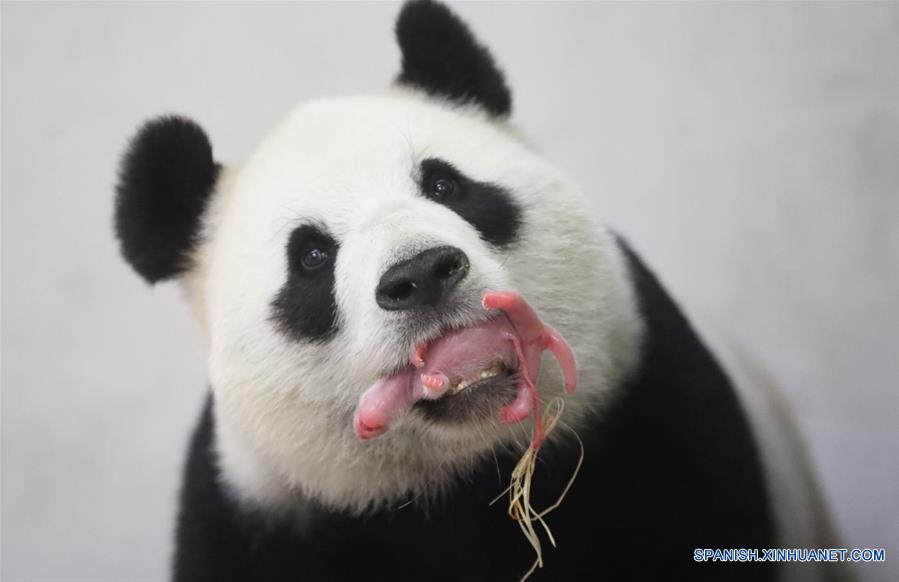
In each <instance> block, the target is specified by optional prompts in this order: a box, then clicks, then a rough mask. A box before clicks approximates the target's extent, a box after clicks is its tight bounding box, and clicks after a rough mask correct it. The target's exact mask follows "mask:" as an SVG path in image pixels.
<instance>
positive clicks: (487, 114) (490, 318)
mask: <svg viewBox="0 0 899 582" xmlns="http://www.w3.org/2000/svg"><path fill="white" fill-rule="evenodd" d="M396 33H397V38H398V41H399V44H400V47H401V49H402V69H401V72H400V74H399V75H398V77H397V79H396V82H395V83H394V85H393V86H392V87H391V88H390V89H389V90H388V91H387V92H385V93H382V94H377V95H369V96H356V97H341V98H329V99H322V100H318V101H312V102H308V103H303V104H300V105H299V106H298V107H297V108H296V109H294V110H293V111H292V112H291V113H289V114H288V116H287V117H286V119H284V121H283V122H282V123H281V124H280V125H279V126H278V127H277V128H275V130H274V131H273V132H272V133H271V134H270V135H269V136H268V137H267V138H266V139H265V140H264V141H263V142H262V143H261V144H260V145H259V146H258V148H257V149H256V150H255V152H254V153H253V155H252V156H251V157H250V158H249V159H248V160H247V161H245V162H244V163H241V164H233V165H224V164H221V163H219V162H217V161H216V160H215V158H214V156H213V151H212V147H211V146H210V143H209V140H208V139H207V137H206V135H205V133H204V132H203V130H202V129H200V128H199V127H198V126H197V125H196V124H194V123H193V122H191V121H189V120H187V119H183V118H180V117H161V118H159V119H156V120H153V121H150V122H149V123H147V124H146V125H145V126H144V127H143V128H142V129H141V130H140V131H139V132H138V133H137V135H136V137H135V138H134V139H133V141H132V143H131V146H130V148H129V150H128V152H127V153H126V155H125V157H124V159H123V163H122V167H121V173H120V182H119V185H118V197H117V208H116V227H117V233H118V237H119V239H120V242H121V246H122V251H123V254H124V256H125V258H126V259H127V260H128V261H129V262H130V264H131V265H132V266H133V267H134V269H135V270H136V271H137V272H138V273H139V274H140V275H141V276H143V277H144V278H145V279H146V280H147V281H149V282H151V283H155V282H157V281H161V280H165V279H179V280H180V281H182V283H183V284H184V285H185V287H186V289H187V290H188V294H189V297H190V299H191V302H192V304H193V306H194V308H195V311H196V315H197V318H198V320H199V321H200V323H201V326H202V328H203V331H204V334H205V337H206V338H207V343H208V350H209V374H210V381H211V385H212V389H213V395H214V403H215V408H214V410H215V424H216V448H217V451H218V454H219V466H220V469H221V471H222V477H223V479H224V481H225V482H226V483H227V484H228V485H229V486H230V487H231V489H232V491H233V492H234V493H235V494H236V495H238V496H239V497H241V498H242V499H244V500H245V501H248V502H252V503H255V504H257V505H262V506H280V505H283V504H285V503H290V502H292V501H294V500H297V499H314V500H316V501H319V502H324V503H327V504H331V505H334V506H338V507H342V508H346V509H350V510H355V511H363V510H365V509H366V508H372V507H378V506H381V505H383V504H386V503H393V502H396V501H398V500H401V499H404V498H406V497H408V496H412V495H415V496H420V495H421V494H422V493H439V492H440V491H442V490H444V489H445V488H446V487H450V486H452V484H453V483H454V482H455V481H456V480H457V477H459V476H462V475H464V472H465V470H466V468H467V467H468V466H470V463H472V462H473V461H476V460H478V459H481V458H483V457H484V456H487V455H490V453H491V450H492V449H493V448H494V447H497V446H513V447H514V446H517V445H516V443H524V442H525V441H526V438H525V435H526V422H527V421H526V422H525V427H524V428H523V426H522V425H521V424H517V423H511V424H507V423H503V422H501V421H500V420H499V413H500V411H501V410H502V409H503V408H504V407H506V406H508V405H509V403H510V402H511V401H513V400H514V399H515V397H516V391H515V385H516V379H517V378H518V377H519V376H520V373H521V370H519V369H517V367H518V364H519V363H520V362H517V360H516V358H515V357H514V354H511V355H510V353H509V350H508V349H506V348H497V347H496V346H497V345H498V344H500V343H501V341H500V340H501V339H502V337H503V335H502V334H503V333H504V331H503V330H502V329H498V328H497V325H496V324H495V322H496V321H497V318H496V314H495V313H494V312H491V311H488V310H486V309H485V308H484V306H483V305H482V298H483V296H484V294H485V293H486V292H489V291H497V290H511V291H514V292H516V293H517V294H520V295H521V296H522V297H523V298H524V299H525V300H526V301H527V303H528V304H529V305H530V306H531V307H533V309H534V310H535V311H536V312H537V313H538V314H539V316H540V318H541V319H542V320H543V321H545V322H547V323H549V324H550V325H552V326H553V327H554V328H555V329H557V330H558V331H559V332H560V333H561V335H563V336H564V337H565V338H567V340H568V343H569V344H570V345H571V347H572V349H573V352H574V355H575V359H576V361H577V364H578V370H579V385H580V388H579V390H578V391H577V393H576V394H575V395H573V396H572V397H571V398H570V399H569V403H568V406H567V408H566V412H565V414H566V420H567V421H568V422H569V423H571V424H576V423H578V422H581V421H583V420H584V419H586V418H588V416H589V413H590V411H591V407H592V406H593V405H594V404H595V403H596V402H597V401H599V400H600V399H601V398H602V396H603V395H604V394H605V393H606V392H607V391H608V390H609V389H610V388H611V387H613V386H614V385H615V384H616V383H617V382H618V381H619V379H620V378H621V377H622V375H623V374H624V373H625V372H626V370H627V367H628V366H629V364H630V362H631V361H632V360H633V358H634V354H635V351H636V347H635V344H636V341H637V340H636V336H637V323H636V317H635V314H634V309H633V305H632V298H631V292H630V287H629V285H628V283H627V280H626V276H625V274H624V272H623V268H622V263H621V260H620V258H619V255H618V251H617V248H616V246H615V244H614V241H613V239H612V237H611V236H610V235H609V234H608V233H606V232H605V231H603V230H601V229H598V228H597V227H596V226H595V225H594V224H593V223H592V222H591V220H590V219H589V217H588V213H587V210H586V207H585V205H584V203H583V199H582V195H581V193H580V192H579V191H578V190H577V189H576V188H575V187H574V186H573V185H572V184H571V182H569V181H568V179H566V177H565V176H563V175H562V173H561V172H559V171H558V170H557V169H556V168H554V167H553V166H552V165H550V164H549V163H548V162H547V161H545V160H544V159H542V158H541V157H540V155H539V154H538V153H537V152H536V151H535V150H534V149H533V148H532V147H531V146H530V145H529V144H528V143H527V141H526V140H524V139H523V138H522V136H521V135H520V134H519V133H518V132H517V131H516V130H515V128H514V127H513V126H512V125H510V123H509V115H510V112H511V103H512V99H511V96H510V93H509V89H508V87H507V85H506V82H505V80H504V77H503V74H502V72H501V71H500V70H499V69H498V68H497V66H496V65H495V63H494V61H493V59H492V58H491V56H490V54H489V53H488V52H487V50H486V49H485V48H484V47H483V46H481V45H480V44H479V43H478V42H477V41H476V40H475V39H474V37H473V36H472V35H471V33H470V32H469V30H468V28H467V27H466V26H465V25H464V24H463V23H462V22H460V21H459V20H458V19H457V18H456V17H455V16H454V15H453V14H452V13H451V12H450V11H449V10H448V9H447V8H445V7H444V6H442V5H440V4H436V3H434V2H430V1H419V2H411V3H408V4H406V5H405V7H404V8H403V9H402V12H401V13H400V15H399V18H398V21H397V26H396ZM494 328H497V329H494ZM422 346H437V347H433V348H432V350H433V351H435V352H439V353H438V354H437V356H435V357H440V358H443V366H444V368H443V370H444V371H446V373H447V385H446V386H444V392H441V394H442V396H441V397H439V398H408V399H407V400H408V401H407V402H405V403H400V404H397V403H393V404H390V403H388V404H387V405H385V404H384V403H383V402H382V401H381V400H384V399H388V400H389V399H390V398H395V397H397V394H398V393H397V392H395V391H394V393H389V391H388V392H385V394H384V395H383V396H384V398H382V399H381V400H379V401H378V402H376V403H375V404H374V405H372V406H374V407H375V408H377V406H382V408H383V406H387V409H386V410H388V411H389V412H390V413H391V414H389V415H388V416H389V418H386V419H385V422H387V421H389V430H386V432H383V434H380V433H378V434H377V435H375V434H366V433H365V430H364V429H365V425H364V423H363V424H362V425H360V422H359V418H358V415H359V409H360V399H361V398H362V397H363V394H365V393H366V392H367V391H369V390H370V389H371V388H372V387H373V386H383V385H384V384H385V383H390V382H394V383H396V382H400V383H402V382H405V383H406V384H404V386H406V385H408V386H409V390H416V389H420V388H421V387H420V385H419V384H418V380H417V379H416V378H417V376H416V374H415V373H414V370H415V366H414V363H413V360H414V358H413V355H414V354H415V353H416V350H417V349H420V348H421V347H422ZM545 364H546V365H544V366H543V367H542V374H541V375H540V378H539V381H538V382H537V386H538V391H539V393H540V395H541V397H551V396H553V395H555V394H557V393H559V391H560V390H561V387H562V379H561V377H560V373H559V372H558V370H557V368H556V366H555V365H554V364H552V363H550V362H546V363H545ZM409 378H412V380H409ZM410 382H411V383H410ZM413 385H414V386H413ZM404 394H405V393H404ZM378 410H382V409H378ZM354 414H355V415H356V419H355V421H356V422H355V423H354ZM360 426H361V427H362V428H360ZM382 428H384V429H386V428H388V427H387V426H386V425H385V426H384V427H382ZM375 436H376V438H370V437H375ZM425 497H427V495H425Z"/></svg>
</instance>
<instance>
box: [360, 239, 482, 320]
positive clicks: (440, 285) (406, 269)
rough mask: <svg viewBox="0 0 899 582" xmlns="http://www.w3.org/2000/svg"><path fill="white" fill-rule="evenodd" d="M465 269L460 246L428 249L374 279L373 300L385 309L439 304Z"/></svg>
mask: <svg viewBox="0 0 899 582" xmlns="http://www.w3.org/2000/svg"><path fill="white" fill-rule="evenodd" d="M468 270H469V262H468V257H467V256H466V255H465V253H463V252H462V251H461V250H460V249H458V248H456V247H451V246H441V247H435V248H432V249H428V250H426V251H423V252H420V253H418V254H417V255H415V256H414V257H412V258H411V259H407V260H405V261H402V262H400V263H397V264H395V265H393V266H392V267H390V268H389V269H387V271H386V272H385V273H384V275H383V276H381V280H380V281H379V282H378V288H377V290H376V291H375V299H376V301H377V302H378V305H380V306H381V308H382V309H386V310H387V311H404V310H410V309H417V308H423V307H439V306H440V305H441V304H443V303H444V302H445V301H446V298H447V297H448V296H449V295H450V293H451V292H452V291H453V289H455V288H456V287H457V286H458V285H459V283H460V282H461V281H462V280H463V279H465V277H466V276H467V275H468Z"/></svg>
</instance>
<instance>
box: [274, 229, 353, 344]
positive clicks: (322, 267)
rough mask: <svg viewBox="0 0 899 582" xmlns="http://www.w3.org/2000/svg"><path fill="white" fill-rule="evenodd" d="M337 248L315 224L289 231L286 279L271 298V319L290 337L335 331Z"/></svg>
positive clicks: (318, 337) (318, 335)
mask: <svg viewBox="0 0 899 582" xmlns="http://www.w3.org/2000/svg"><path fill="white" fill-rule="evenodd" d="M337 249H338V245H337V241H335V240H334V238H333V237H332V236H331V235H330V234H328V232H327V231H326V230H325V229H324V227H322V226H319V225H317V224H303V225H301V226H298V227H297V228H295V229H294V230H293V232H292V233H290V239H289V240H288V242H287V250H286V263H287V281H286V282H285V283H284V285H283V286H282V287H281V290H280V291H279V292H278V295H277V296H276V297H275V299H274V300H273V301H272V319H273V320H274V321H275V322H276V323H277V325H278V327H279V328H280V329H281V330H282V331H283V332H284V333H286V334H287V335H289V336H290V337H292V338H294V339H297V340H312V341H324V340H326V339H328V338H329V337H330V336H331V335H333V334H334V332H335V331H337V328H336V325H337V302H336V300H335V298H334V261H335V260H336V258H337Z"/></svg>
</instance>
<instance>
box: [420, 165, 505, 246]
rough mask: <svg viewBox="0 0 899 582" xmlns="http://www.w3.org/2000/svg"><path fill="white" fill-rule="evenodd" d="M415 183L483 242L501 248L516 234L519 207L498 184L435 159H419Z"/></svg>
mask: <svg viewBox="0 0 899 582" xmlns="http://www.w3.org/2000/svg"><path fill="white" fill-rule="evenodd" d="M419 186H420V188H421V192H422V194H423V195H424V196H425V197H426V198H428V199H430V200H433V201H434V202H437V203H438V204H442V205H443V206H446V207H447V208H449V209H450V210H452V211H453V212H455V213H456V214H458V215H459V216H461V217H462V218H463V219H465V220H466V221H468V223H469V224H471V225H472V226H474V227H475V228H476V229H477V231H478V233H480V235H481V238H483V239H484V240H485V241H487V242H489V243H491V244H493V245H496V246H498V247H504V246H507V245H509V244H511V243H513V242H514V241H515V239H516V237H517V236H518V231H519V228H520V227H521V209H520V208H519V207H518V206H517V205H516V204H515V203H514V202H513V201H512V197H511V196H510V195H509V193H508V192H507V191H506V190H505V189H503V188H502V187H501V186H498V185H496V184H492V183H490V182H478V181H476V180H473V179H471V178H469V177H468V176H466V175H465V174H463V173H462V172H460V171H459V170H458V169H457V168H456V167H455V166H453V165H452V164H450V163H449V162H446V161H444V160H441V159H438V158H428V159H426V160H424V161H422V162H421V166H420V167H419Z"/></svg>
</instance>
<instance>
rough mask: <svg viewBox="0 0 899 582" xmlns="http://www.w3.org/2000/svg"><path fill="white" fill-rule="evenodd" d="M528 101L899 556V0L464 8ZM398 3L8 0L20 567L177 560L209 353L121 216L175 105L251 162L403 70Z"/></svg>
mask: <svg viewBox="0 0 899 582" xmlns="http://www.w3.org/2000/svg"><path fill="white" fill-rule="evenodd" d="M457 8H458V11H459V12H460V13H461V14H462V15H463V16H465V17H466V18H468V19H469V20H470V21H471V22H472V23H473V25H474V27H475V29H476V30H477V31H478V32H479V33H480V34H481V36H482V38H484V39H486V40H487V41H488V44H490V45H491V47H492V48H493V50H494V52H495V54H496V56H497V57H498V59H499V61H500V62H501V63H502V65H503V66H504V68H505V69H506V71H507V74H508V76H509V79H510V82H511V85H512V86H513V88H514V89H515V100H516V104H515V115H514V119H515V121H516V123H518V124H519V125H520V126H522V127H523V128H524V129H525V130H526V131H527V132H528V133H529V134H530V135H531V136H532V137H533V138H534V141H535V143H537V144H538V145H539V147H540V148H541V149H542V150H543V151H544V152H545V153H546V155H547V156H548V157H549V158H550V159H552V160H554V161H555V162H556V163H558V164H559V165H560V166H562V167H563V168H565V169H566V170H567V171H568V172H569V173H570V174H571V175H572V176H573V177H574V178H575V179H576V181H577V182H579V183H580V184H581V185H582V186H583V188H584V189H585V191H586V192H587V193H588V194H589V195H590V197H591V200H592V201H593V203H594V209H595V212H596V214H597V216H598V217H600V218H601V220H603V221H605V222H607V223H609V224H611V225H613V226H614V227H616V228H617V229H618V230H619V231H621V232H623V233H624V234H626V235H627V236H628V237H629V238H630V239H631V241H632V243H633V244H634V245H635V246H636V248H637V249H638V250H639V251H641V252H642V254H643V255H644V256H645V258H646V259H647V260H648V261H649V263H650V264H651V265H653V266H654V268H655V269H656V270H657V271H658V272H659V274H660V275H661V277H662V279H663V280H664V281H665V282H666V283H667V285H668V286H669V288H670V290H671V291H672V292H673V293H674V294H675V295H676V296H678V297H680V298H682V299H684V300H686V301H687V302H688V303H689V304H691V305H695V306H699V307H700V308H701V309H702V310H703V311H704V312H706V313H707V314H710V315H711V316H713V317H714V318H715V319H717V320H718V321H719V322H722V323H724V324H725V326H726V327H727V328H728V329H729V330H730V332H731V333H732V334H733V335H734V336H736V337H737V338H738V339H739V340H740V341H742V342H743V343H744V344H745V345H746V346H747V347H748V348H749V349H750V351H751V352H753V353H754V354H755V355H756V356H758V357H759V358H760V359H761V361H762V362H764V363H765V365H766V366H767V367H768V368H769V369H770V371H771V372H772V373H773V375H774V377H775V378H776V379H777V380H778V381H779V382H780V383H781V384H782V385H783V387H784V390H785V392H786V394H787V395H788V398H789V400H790V402H791V403H792V404H793V406H794V407H795V410H796V413H797V415H798V417H799V421H800V427H801V429H802V432H803V434H804V436H805V438H806V439H807V441H808V442H809V444H810V446H811V452H812V457H813V461H814V465H815V468H816V471H817V472H818V474H819V475H820V476H821V478H822V480H823V484H824V491H825V494H826V496H827V499H828V500H829V501H830V502H831V503H832V505H833V508H834V513H835V516H836V520H837V523H838V526H839V529H840V532H841V533H842V534H843V535H844V536H845V539H846V540H847V545H848V546H849V547H852V546H859V547H885V548H887V556H888V563H887V564H881V565H870V566H868V567H866V568H863V571H864V573H865V575H866V579H867V580H871V581H874V580H883V581H886V580H895V579H897V577H899V529H897V528H899V493H897V492H899V429H897V416H899V396H897V387H899V369H897V366H899V364H897V361H899V308H897V306H896V301H897V298H899V272H897V265H899V229H897V225H899V221H897V218H899V170H897V167H899V164H897V161H899V4H895V3H894V4H880V5H878V4H804V3H803V4H799V3H796V4H702V5H698V4H689V5H687V4H665V5H643V4H641V5H633V4H632V5H621V4H548V3H546V4H539V3H531V4H464V5H460V6H458V7H457ZM396 9H397V6H396V5H395V4H366V5H349V4H341V5H333V4H303V5H298V4H277V5H273V4H267V5H261V4H228V5H222V4H190V5H183V4H164V5H163V4H124V3H123V4H116V5H113V4H66V5H62V4H9V3H4V4H3V7H2V269H3V270H2V318H3V320H2V348H3V351H2V364H3V366H2V389H3V392H2V462H3V464H2V511H3V514H2V517H3V522H2V525H3V530H2V568H3V569H2V576H3V579H4V580H92V581H99V580H110V581H112V580H116V581H121V580H162V579H164V578H165V575H166V570H167V559H168V556H169V553H170V551H171V548H170V533H171V527H172V520H173V511H174V505H173V504H174V499H175V495H176V488H177V483H178V471H179V465H180V463H181V459H182V453H183V449H184V447H185V442H186V438H187V434H188V430H189V428H190V426H191V424H192V422H193V421H194V418H195V416H196V414H197V412H198V410H199V407H200V403H201V400H202V397H203V393H204V381H205V380H204V377H205V374H204V361H203V360H204V356H203V354H202V351H201V349H200V341H199V337H198V334H197V331H196V329H195V328H194V325H193V323H192V321H191V319H190V315H189V312H188V310H187V309H186V307H185V305H184V303H183V301H182V299H181V297H180V293H179V291H178V289H177V288H176V287H175V286H173V285H161V286H158V287H157V288H154V289H149V288H147V287H146V286H145V285H143V284H142V283H141V282H140V281H139V280H138V279H137V277H136V276H134V275H133V274H132V273H131V272H129V270H128V269H127V268H126V267H125V265H124V264H123V262H122V261H121V260H120V259H119V257H118V255H117V250H116V246H115V243H114V241H113V239H112V235H111V228H110V227H111V220H110V217H111V209H112V207H111V201H112V183H113V176H114V168H115V166H116V161H117V157H118V155H119V153H120V152H121V150H122V148H123V146H124V145H125V143H126V138H127V137H128V136H129V134H131V132H132V131H133V130H134V128H135V126H136V125H137V124H138V123H139V122H140V121H141V120H143V119H144V118H146V117H149V116H151V115H154V114H157V113H160V112H171V111H175V112H181V113H185V114H188V115H191V116H193V117H195V118H196V119H197V120H198V121H199V122H200V123H201V124H202V125H203V126H204V127H205V128H206V129H207V131H208V132H209V134H210V136H211V137H212V141H213V143H214V144H215V148H216V155H217V156H218V157H219V159H221V160H224V161H228V160H240V159H242V158H243V157H244V156H246V155H247V154H248V152H250V151H251V149H252V148H253V146H254V144H255V143H256V142H257V140H258V139H259V138H260V137H261V136H262V135H263V134H264V133H265V131H266V130H267V129H268V128H269V127H270V126H271V125H272V124H274V123H275V122H276V121H277V120H278V119H279V117H281V116H282V115H283V114H284V113H285V112H286V111H287V109H288V108H289V107H291V106H292V105H293V104H294V103H295V102H296V101H297V100H299V99H305V98H308V97H312V96H319V95H331V94H344V93H348V92H370V91H377V90H379V89H380V88H382V87H384V86H385V85H386V83H387V81H388V79H389V78H390V77H391V76H392V75H393V74H394V73H395V72H396V70H397V67H398V52H397V49H396V48H395V44H394V41H393V38H392V32H391V29H392V19H393V17H394V14H395V12H396Z"/></svg>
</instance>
